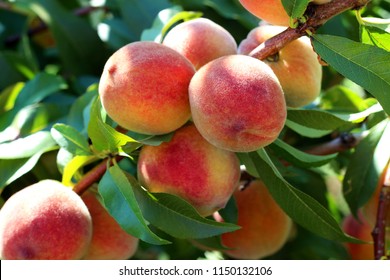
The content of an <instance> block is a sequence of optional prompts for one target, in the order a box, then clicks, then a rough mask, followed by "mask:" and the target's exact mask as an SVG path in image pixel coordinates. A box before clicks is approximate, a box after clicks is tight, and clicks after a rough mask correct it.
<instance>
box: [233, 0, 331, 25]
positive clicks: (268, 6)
mask: <svg viewBox="0 0 390 280" xmlns="http://www.w3.org/2000/svg"><path fill="white" fill-rule="evenodd" d="M239 1H240V3H241V5H242V6H243V7H244V8H245V9H246V10H248V11H249V12H250V13H252V14H253V15H255V16H256V17H258V18H259V19H262V20H264V21H266V22H268V23H270V24H274V25H283V26H289V24H290V18H289V16H288V14H287V12H286V11H285V9H284V7H283V4H282V0H239ZM330 1H332V0H312V1H311V2H313V3H314V4H317V5H322V4H325V3H329V2H330Z"/></svg>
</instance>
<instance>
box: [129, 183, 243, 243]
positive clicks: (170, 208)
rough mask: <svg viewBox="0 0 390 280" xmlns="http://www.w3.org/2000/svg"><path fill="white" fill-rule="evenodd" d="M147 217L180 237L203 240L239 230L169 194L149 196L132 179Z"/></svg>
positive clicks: (159, 226)
mask: <svg viewBox="0 0 390 280" xmlns="http://www.w3.org/2000/svg"><path fill="white" fill-rule="evenodd" d="M130 182H131V184H132V186H133V190H134V193H135V195H136V197H137V200H138V201H139V205H140V208H141V210H142V213H143V215H144V216H145V218H146V219H147V220H148V221H149V222H150V223H151V224H153V225H154V226H156V227H158V228H159V229H161V230H163V231H165V232H166V233H168V234H170V235H172V236H173V237H177V238H190V239H200V238H207V237H211V236H215V235H220V234H222V233H225V232H229V231H233V230H237V229H239V227H238V226H236V225H234V224H228V223H220V222H216V221H214V220H210V219H206V218H204V217H202V216H200V215H199V214H198V212H197V211H196V210H195V208H194V207H193V206H192V205H191V204H189V203H188V202H186V201H185V200H183V199H181V198H179V197H177V196H174V195H171V194H167V193H152V194H150V193H148V192H147V191H145V190H143V189H142V188H141V186H140V185H139V184H138V183H137V181H136V180H135V179H134V178H132V179H131V180H130Z"/></svg>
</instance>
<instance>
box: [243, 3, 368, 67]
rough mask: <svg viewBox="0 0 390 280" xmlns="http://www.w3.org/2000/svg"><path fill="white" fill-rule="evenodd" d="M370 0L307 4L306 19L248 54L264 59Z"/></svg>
mask: <svg viewBox="0 0 390 280" xmlns="http://www.w3.org/2000/svg"><path fill="white" fill-rule="evenodd" d="M370 1H371V0H333V1H331V2H329V3H327V4H323V5H309V6H308V9H307V10H306V12H305V15H304V16H305V17H306V18H307V21H306V22H304V23H301V24H299V25H298V27H297V28H291V27H289V28H287V29H286V30H285V31H283V32H281V33H280V34H278V35H276V36H274V37H272V38H270V39H269V40H267V41H265V42H264V43H262V44H261V45H259V46H258V47H257V48H255V49H254V50H253V51H252V52H250V54H249V55H250V56H252V57H254V58H257V59H260V60H264V59H266V58H267V57H269V56H271V55H274V54H276V53H277V52H278V51H280V50H281V49H282V48H283V47H284V46H285V45H287V44H288V43H290V42H292V41H294V40H296V39H298V38H299V37H302V36H305V35H307V34H308V33H309V34H311V33H314V32H316V31H317V29H318V28H320V27H321V26H322V25H323V24H325V23H326V22H327V21H328V20H329V19H331V18H333V17H334V16H336V15H338V14H341V13H343V12H345V11H348V10H351V9H360V8H362V7H364V6H365V5H367V4H368V3H369V2H370Z"/></svg>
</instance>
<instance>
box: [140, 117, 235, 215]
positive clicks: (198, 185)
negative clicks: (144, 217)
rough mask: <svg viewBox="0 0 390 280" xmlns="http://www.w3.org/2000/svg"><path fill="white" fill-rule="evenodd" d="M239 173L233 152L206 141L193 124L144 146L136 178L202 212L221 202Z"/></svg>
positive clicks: (229, 193)
mask: <svg viewBox="0 0 390 280" xmlns="http://www.w3.org/2000/svg"><path fill="white" fill-rule="evenodd" d="M239 176H240V166H239V161H238V159H237V157H236V155H235V154H234V153H232V152H229V151H225V150H221V149H218V148H217V147H215V146H213V145H211V144H209V143H208V142H207V141H206V140H205V139H203V137H202V136H201V135H200V134H199V132H198V131H197V129H196V127H195V126H194V125H193V124H190V125H187V126H184V127H182V128H180V129H179V130H177V131H176V132H175V134H174V136H173V138H172V140H171V141H170V142H167V143H163V144H161V145H159V146H144V147H143V148H142V150H141V153H140V156H139V161H138V178H139V180H140V182H141V183H142V185H144V186H145V187H146V188H147V189H148V190H149V191H151V192H165V193H170V194H174V195H177V196H179V197H181V198H183V199H185V200H187V201H188V202H189V203H191V204H192V205H193V206H194V207H195V208H196V209H197V210H198V212H199V214H201V215H203V216H208V215H211V214H212V213H213V212H215V211H216V210H218V209H220V208H223V207H224V206H225V204H226V203H227V201H228V200H229V198H230V196H231V195H232V193H233V191H234V190H235V188H236V186H237V184H238V180H239Z"/></svg>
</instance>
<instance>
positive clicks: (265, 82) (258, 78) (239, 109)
mask: <svg viewBox="0 0 390 280" xmlns="http://www.w3.org/2000/svg"><path fill="white" fill-rule="evenodd" d="M189 94H190V105H191V113H192V119H193V121H194V123H195V125H196V127H197V128H198V130H199V132H200V133H201V134H202V136H203V137H204V138H206V140H208V141H209V142H210V143H211V144H213V145H215V146H217V147H219V148H221V149H226V150H230V151H234V152H249V151H254V150H257V149H260V148H262V147H264V146H266V145H268V144H270V143H272V142H273V141H274V140H275V139H276V138H277V137H278V135H279V133H280V132H281V130H282V128H283V126H284V123H285V120H286V115H287V112H286V103H285V100H284V94H283V90H282V88H281V85H280V83H279V81H278V79H277V77H276V76H275V74H274V72H273V71H272V70H271V68H270V67H269V66H268V65H267V64H265V63H264V62H262V61H260V60H258V59H255V58H252V57H249V56H245V55H230V56H224V57H221V58H218V59H216V60H213V61H211V62H209V63H208V64H206V65H204V66H203V67H202V68H200V69H199V70H198V72H197V73H196V74H195V75H194V77H193V78H192V80H191V83H190V87H189Z"/></svg>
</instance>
